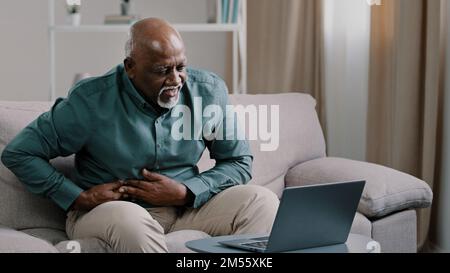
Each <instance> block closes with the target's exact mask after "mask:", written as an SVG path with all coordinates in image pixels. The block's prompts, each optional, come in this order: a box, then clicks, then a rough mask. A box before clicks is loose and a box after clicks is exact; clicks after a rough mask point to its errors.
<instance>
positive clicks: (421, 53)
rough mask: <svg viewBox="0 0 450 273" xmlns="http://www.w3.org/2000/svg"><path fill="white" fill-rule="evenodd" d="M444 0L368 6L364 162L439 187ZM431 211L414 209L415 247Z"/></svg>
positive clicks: (422, 237) (423, 235) (390, 0)
mask: <svg viewBox="0 0 450 273" xmlns="http://www.w3.org/2000/svg"><path fill="white" fill-rule="evenodd" d="M444 5H445V0H384V1H383V2H382V5H381V6H374V7H372V24H371V28H372V31H371V56H370V77H369V100H368V101H369V107H368V119H367V120H368V122H367V129H368V134H367V159H368V160H369V161H372V162H375V163H379V164H382V165H386V166H390V167H392V168H395V169H398V170H401V171H404V172H407V173H410V174H412V175H414V176H417V177H420V178H421V179H423V180H425V181H426V182H427V183H428V184H429V185H430V186H431V187H432V188H433V187H434V188H435V189H436V187H437V186H438V184H439V169H438V168H437V166H439V160H440V154H439V151H440V149H441V144H440V141H439V139H440V138H439V136H440V133H441V124H440V118H441V117H442V105H441V103H442V100H441V98H442V94H443V86H444V84H443V83H444V74H443V72H444V69H443V68H444V60H445V58H444V52H445V31H444V30H445V20H444V19H445V8H444ZM430 215H431V210H430V209H427V210H420V211H418V244H419V247H420V248H421V247H422V246H424V244H425V242H426V239H427V238H428V231H429V227H430V225H429V224H430Z"/></svg>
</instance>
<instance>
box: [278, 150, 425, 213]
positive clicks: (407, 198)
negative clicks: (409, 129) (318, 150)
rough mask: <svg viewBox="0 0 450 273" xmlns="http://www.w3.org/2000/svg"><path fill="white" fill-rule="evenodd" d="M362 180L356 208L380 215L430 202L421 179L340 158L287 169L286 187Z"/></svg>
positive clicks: (422, 205) (325, 159)
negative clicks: (363, 183) (362, 185)
mask: <svg viewBox="0 0 450 273" xmlns="http://www.w3.org/2000/svg"><path fill="white" fill-rule="evenodd" d="M354 180H365V181H366V186H365V188H364V192H363V195H362V198H361V201H360V203H359V206H358V211H359V212H361V213H362V214H364V215H365V216H367V217H372V218H379V217H383V216H385V215H388V214H391V213H394V212H396V211H401V210H405V209H414V208H426V207H429V206H430V205H431V202H432V199H433V192H432V191H431V189H430V187H429V186H428V184H427V183H425V182H424V181H422V180H420V179H417V178H415V177H413V176H411V175H408V174H406V173H402V172H399V171H396V170H393V169H390V168H387V167H383V166H380V165H376V164H371V163H366V162H360V161H353V160H348V159H343V158H332V157H327V158H321V159H316V160H311V161H308V162H305V163H302V164H300V165H297V166H296V167H294V168H292V169H291V170H289V171H288V173H287V174H286V177H285V182H286V186H287V187H292V186H303V185H311V184H320V183H333V182H344V181H354Z"/></svg>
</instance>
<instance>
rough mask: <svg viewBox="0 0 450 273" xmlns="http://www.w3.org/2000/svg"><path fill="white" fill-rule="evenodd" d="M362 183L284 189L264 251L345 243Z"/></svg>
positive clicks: (360, 193)
mask: <svg viewBox="0 0 450 273" xmlns="http://www.w3.org/2000/svg"><path fill="white" fill-rule="evenodd" d="M364 185H365V181H352V182H343V183H332V184H320V185H312V186H304V187H293V188H286V189H285V190H284V192H283V197H282V198H281V203H280V207H279V208H278V212H277V216H276V218H275V222H274V225H273V227H272V232H271V234H270V237H269V243H268V246H267V249H266V251H267V252H281V251H289V250H294V249H304V248H310V247H319V246H325V245H333V244H342V243H345V242H346V241H347V238H348V235H349V232H350V228H351V225H352V223H353V219H354V217H355V213H356V209H357V208H358V204H359V200H360V199H361V195H362V192H363V189H364Z"/></svg>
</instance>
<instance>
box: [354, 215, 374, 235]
mask: <svg viewBox="0 0 450 273" xmlns="http://www.w3.org/2000/svg"><path fill="white" fill-rule="evenodd" d="M350 233H354V234H360V235H364V236H367V237H372V222H370V221H369V219H367V217H366V216H364V215H362V214H361V213H359V212H356V213H355V218H354V219H353V223H352V227H351V229H350Z"/></svg>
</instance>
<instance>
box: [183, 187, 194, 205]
mask: <svg viewBox="0 0 450 273" xmlns="http://www.w3.org/2000/svg"><path fill="white" fill-rule="evenodd" d="M181 186H182V198H181V200H182V204H181V205H183V206H190V205H191V204H192V202H193V200H194V194H193V193H192V191H191V190H190V189H189V188H188V187H186V185H183V184H181Z"/></svg>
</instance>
